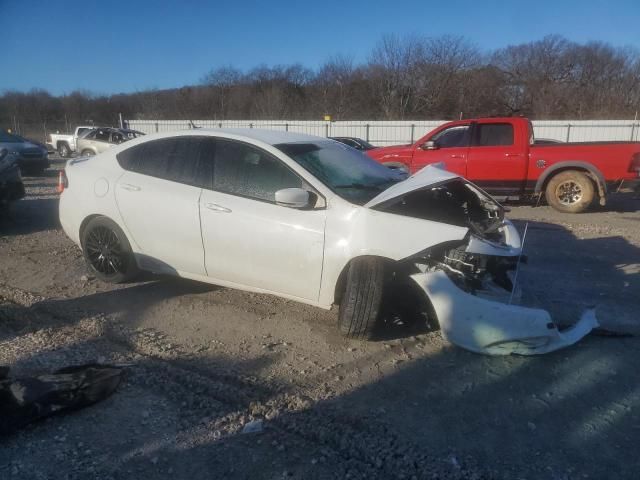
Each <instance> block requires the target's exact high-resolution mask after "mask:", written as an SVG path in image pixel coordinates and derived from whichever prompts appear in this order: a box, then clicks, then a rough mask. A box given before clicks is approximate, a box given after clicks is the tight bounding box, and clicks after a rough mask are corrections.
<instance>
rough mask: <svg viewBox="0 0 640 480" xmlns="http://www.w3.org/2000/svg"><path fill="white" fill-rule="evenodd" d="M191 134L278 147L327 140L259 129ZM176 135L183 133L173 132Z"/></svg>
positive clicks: (210, 129)
mask: <svg viewBox="0 0 640 480" xmlns="http://www.w3.org/2000/svg"><path fill="white" fill-rule="evenodd" d="M189 132H190V133H192V134H197V133H198V132H202V133H208V134H214V135H215V134H219V133H224V134H229V135H240V136H243V137H246V138H249V139H252V140H257V141H260V142H263V143H266V144H268V145H278V144H280V143H296V142H318V141H321V140H327V139H326V138H325V137H318V136H315V135H307V134H305V133H295V132H283V131H278V130H264V129H261V128H198V129H195V130H189ZM174 133H175V134H176V135H177V134H180V133H184V131H178V132H174Z"/></svg>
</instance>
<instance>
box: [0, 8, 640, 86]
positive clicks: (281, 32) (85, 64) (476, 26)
mask: <svg viewBox="0 0 640 480" xmlns="http://www.w3.org/2000/svg"><path fill="white" fill-rule="evenodd" d="M638 25H640V0H619V1H617V0H608V1H600V0H598V1H589V0H553V1H550V0H528V1H494V0H470V1H469V0H439V1H429V0H403V1H390V0H385V1H376V0H369V1H355V0H352V1H350V0H321V1H318V0H315V1H314V0H299V1H289V0H283V1H278V0H269V1H251V0H235V1H225V0H221V1H204V0H201V1H196V0H182V1H168V0H166V1H165V0H155V1H149V0H129V1H128V2H123V1H109V0H102V1H99V2H98V1H94V0H82V1H76V0H0V26H1V38H2V39H3V48H2V49H0V51H1V52H2V55H1V56H0V66H1V67H0V93H1V92H3V91H5V90H10V89H13V90H20V91H27V90H30V89H32V88H43V89H46V90H48V91H49V92H51V93H52V94H54V95H63V94H65V93H70V92H72V91H74V90H77V89H82V90H88V91H91V92H93V93H95V94H112V93H120V92H135V91H142V90H147V89H151V88H157V89H163V88H173V87H180V86H184V85H193V84H197V83H199V82H200V81H201V79H202V78H203V76H204V75H205V74H206V73H207V72H208V71H210V70H212V69H214V68H216V67H220V66H227V65H233V66H234V67H236V68H239V69H241V70H248V69H250V68H252V67H255V66H258V65H261V64H266V65H276V64H291V63H296V62H299V63H302V64H303V65H304V66H306V67H309V68H316V67H318V66H319V65H321V64H322V63H323V62H324V61H326V60H327V59H329V58H330V57H331V56H334V55H337V54H341V55H346V56H350V57H352V58H353V59H354V61H356V62H358V63H359V62H363V61H366V59H367V57H368V55H369V53H370V52H371V50H372V48H373V47H374V45H375V44H376V42H377V41H378V40H379V39H380V38H381V37H382V36H383V35H385V34H399V35H403V34H416V35H425V36H440V35H443V34H453V35H462V36H464V37H465V38H467V39H468V40H469V41H471V42H472V43H473V44H475V45H476V46H477V47H479V48H480V49H481V50H483V51H489V50H492V49H496V48H500V47H504V46H507V45H509V44H517V43H523V42H530V41H535V40H539V39H541V38H542V37H544V36H545V35H548V34H560V35H562V36H564V37H566V38H567V39H569V40H573V41H577V42H587V41H592V40H597V41H605V42H608V43H611V44H612V45H614V46H621V47H623V46H632V47H635V48H638V49H640V30H639V29H638Z"/></svg>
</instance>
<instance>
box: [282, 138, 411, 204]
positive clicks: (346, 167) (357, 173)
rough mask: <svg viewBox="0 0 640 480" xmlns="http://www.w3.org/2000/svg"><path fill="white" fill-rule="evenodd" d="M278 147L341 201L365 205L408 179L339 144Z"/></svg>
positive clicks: (321, 143) (327, 143)
mask: <svg viewBox="0 0 640 480" xmlns="http://www.w3.org/2000/svg"><path fill="white" fill-rule="evenodd" d="M274 147H275V148H277V149H278V150H280V151H281V152H283V153H285V154H286V155H288V156H289V157H291V158H292V159H293V160H294V161H295V162H296V163H298V164H299V165H300V166H302V167H303V168H304V169H306V170H307V171H309V172H310V173H312V174H313V175H314V176H315V177H316V178H317V179H318V180H320V181H321V182H322V183H324V184H325V185H326V186H327V187H329V188H330V189H331V190H332V191H334V192H335V193H336V194H337V195H339V196H341V197H342V198H344V199H346V200H348V201H350V202H352V203H355V204H357V205H364V204H365V203H367V202H368V201H369V200H371V199H372V198H373V197H375V196H376V195H378V194H379V193H380V192H381V191H383V190H386V189H387V188H389V186H391V185H393V184H394V183H397V182H399V181H401V180H404V179H405V178H406V175H405V174H403V173H402V172H399V171H397V170H391V169H389V168H387V167H384V166H382V165H380V164H379V163H377V162H375V161H374V160H372V159H371V158H369V157H367V156H366V155H365V154H364V153H362V152H360V151H358V150H355V149H353V148H351V147H348V146H346V145H343V144H341V143H337V142H322V141H320V142H314V143H281V144H279V145H274Z"/></svg>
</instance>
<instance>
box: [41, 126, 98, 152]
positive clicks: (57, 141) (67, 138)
mask: <svg viewBox="0 0 640 480" xmlns="http://www.w3.org/2000/svg"><path fill="white" fill-rule="evenodd" d="M94 128H96V127H93V126H88V125H82V126H79V127H76V130H75V131H74V132H73V134H70V135H67V134H62V133H52V134H50V135H49V144H50V145H51V146H52V147H53V149H54V150H56V151H57V152H58V153H59V154H60V156H61V157H63V158H66V157H69V156H71V153H72V152H75V151H76V141H77V140H78V137H81V136H82V135H83V134H85V133H87V132H88V131H90V130H93V129H94Z"/></svg>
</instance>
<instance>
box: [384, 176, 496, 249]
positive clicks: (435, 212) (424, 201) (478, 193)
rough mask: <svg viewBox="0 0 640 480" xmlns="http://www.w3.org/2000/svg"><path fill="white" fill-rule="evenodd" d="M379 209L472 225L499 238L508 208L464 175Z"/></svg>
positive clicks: (475, 230)
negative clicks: (464, 177)
mask: <svg viewBox="0 0 640 480" xmlns="http://www.w3.org/2000/svg"><path fill="white" fill-rule="evenodd" d="M375 209H376V210H381V211H385V212H389V213H395V214H397V215H405V216H409V217H414V218H421V219H423V220H432V221H435V222H442V223H446V224H449V225H456V226H458V227H468V228H469V229H470V230H471V232H473V233H475V234H476V235H479V236H481V237H482V238H487V239H490V240H493V241H498V242H499V241H501V235H500V232H499V229H500V227H501V226H502V224H503V220H504V212H505V209H504V207H503V206H502V205H500V204H499V203H498V202H496V201H495V200H494V199H493V198H491V197H490V196H489V195H488V194H487V193H485V192H483V191H482V190H480V189H479V188H478V187H476V186H475V185H473V184H472V183H469V182H467V181H466V180H464V179H462V178H456V179H453V180H447V181H444V182H440V183H438V184H436V185H430V186H428V187H424V188H421V189H418V190H413V191H411V192H408V193H405V194H404V195H402V196H400V197H396V198H393V199H391V200H389V201H387V202H384V203H381V204H380V205H378V206H376V207H375Z"/></svg>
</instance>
